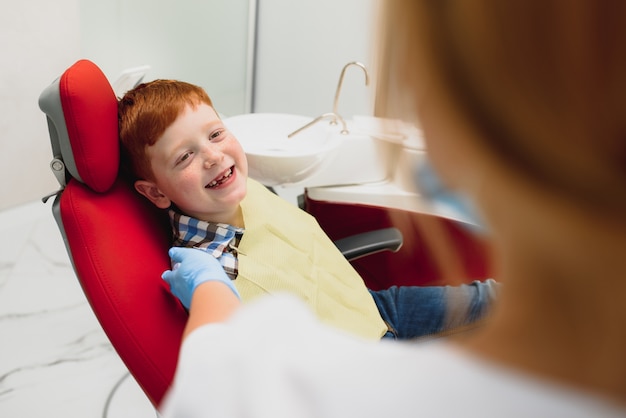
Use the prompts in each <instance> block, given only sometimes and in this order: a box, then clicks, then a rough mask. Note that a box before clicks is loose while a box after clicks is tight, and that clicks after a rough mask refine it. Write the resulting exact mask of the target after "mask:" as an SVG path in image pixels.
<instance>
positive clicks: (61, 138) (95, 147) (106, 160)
mask: <svg viewBox="0 0 626 418" xmlns="http://www.w3.org/2000/svg"><path fill="white" fill-rule="evenodd" d="M39 106H40V107H41V109H42V110H43V111H44V112H45V113H46V114H47V116H48V122H49V123H48V125H49V129H50V131H51V132H50V133H51V138H52V140H53V142H54V141H57V142H58V144H56V148H57V149H58V150H59V152H60V154H61V156H58V155H55V157H56V158H60V159H61V160H62V161H63V163H64V164H65V167H66V168H67V170H68V171H69V173H70V175H71V176H72V177H74V178H75V179H77V180H79V181H81V182H83V183H85V184H86V185H87V186H89V187H90V188H91V189H93V190H94V191H96V192H106V191H107V190H108V189H109V188H110V187H111V186H112V185H113V182H114V181H115V179H116V177H117V172H118V168H119V159H120V156H119V142H118V119H117V99H116V97H115V93H114V92H113V89H112V87H111V84H110V83H109V81H108V80H107V78H106V76H105V75H104V73H103V72H102V71H101V70H100V68H98V66H96V65H95V64H94V63H92V62H91V61H88V60H80V61H78V62H76V63H75V64H74V65H72V66H71V67H70V68H68V69H67V70H66V71H65V72H64V73H63V75H61V77H59V79H57V80H56V81H55V82H54V83H52V84H51V85H50V86H49V87H48V88H47V89H46V90H44V92H43V93H42V95H41V96H40V98H39ZM53 131H54V132H53ZM54 148H55V144H54V143H53V149H54Z"/></svg>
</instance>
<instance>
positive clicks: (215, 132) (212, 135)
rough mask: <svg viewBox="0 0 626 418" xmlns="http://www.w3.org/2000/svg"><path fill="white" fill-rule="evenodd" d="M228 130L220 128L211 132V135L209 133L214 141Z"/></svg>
mask: <svg viewBox="0 0 626 418" xmlns="http://www.w3.org/2000/svg"><path fill="white" fill-rule="evenodd" d="M225 132H226V130H225V129H218V130H217V131H214V132H211V135H209V139H210V140H211V141H214V140H216V139H219V138H220V137H222V136H223V134H224V133H225Z"/></svg>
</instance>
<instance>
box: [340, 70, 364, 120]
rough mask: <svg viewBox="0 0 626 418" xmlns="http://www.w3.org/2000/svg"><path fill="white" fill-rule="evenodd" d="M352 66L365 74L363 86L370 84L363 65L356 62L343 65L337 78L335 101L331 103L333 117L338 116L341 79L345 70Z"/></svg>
mask: <svg viewBox="0 0 626 418" xmlns="http://www.w3.org/2000/svg"><path fill="white" fill-rule="evenodd" d="M352 65H354V66H356V67H360V68H361V69H363V72H364V73H365V85H366V86H367V85H369V83H370V76H369V74H368V73H367V68H365V65H363V64H362V63H360V62H358V61H352V62H349V63H347V64H346V65H344V66H343V69H342V70H341V75H340V76H339V83H338V84H337V90H336V91H335V100H334V102H333V113H334V114H335V115H339V112H338V111H337V108H338V107H339V94H340V93H341V86H342V85H343V77H344V76H345V74H346V70H347V69H348V67H350V66H352Z"/></svg>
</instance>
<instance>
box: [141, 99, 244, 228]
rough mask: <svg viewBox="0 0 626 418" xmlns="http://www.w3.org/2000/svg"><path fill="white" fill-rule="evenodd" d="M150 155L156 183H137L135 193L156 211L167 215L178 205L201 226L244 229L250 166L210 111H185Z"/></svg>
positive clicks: (200, 107)
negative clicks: (242, 212) (241, 205)
mask: <svg viewBox="0 0 626 418" xmlns="http://www.w3.org/2000/svg"><path fill="white" fill-rule="evenodd" d="M147 155H148V157H149V158H150V163H151V167H152V173H153V176H154V178H153V179H152V180H139V181H137V182H136V183H135V188H136V189H137V191H138V192H139V193H141V194H142V195H144V196H146V197H147V198H148V199H149V200H150V201H151V202H152V203H154V204H155V205H156V206H158V207H159V208H162V209H166V208H168V207H169V206H170V205H171V204H172V203H174V204H175V205H176V207H177V208H178V209H179V210H180V211H182V212H183V213H184V214H185V215H188V216H192V217H194V218H197V219H200V220H203V221H209V222H220V223H228V224H234V225H238V224H239V223H240V209H239V203H240V202H241V200H242V199H243V198H244V197H245V195H246V180H247V177H248V163H247V160H246V155H245V153H244V151H243V149H242V148H241V145H240V144H239V141H237V139H236V138H235V137H234V136H233V135H232V134H231V133H230V132H229V131H228V130H227V129H226V128H225V126H224V124H223V123H222V121H221V119H220V118H219V117H218V115H217V113H216V112H215V110H214V109H213V108H212V107H211V106H209V105H207V104H205V103H200V104H198V105H197V106H196V107H192V106H187V107H186V108H185V110H184V111H183V112H182V113H181V114H180V115H179V116H178V118H176V120H175V121H174V123H173V124H172V125H170V126H169V127H168V128H167V129H166V130H165V132H164V133H163V135H162V136H161V137H160V138H159V139H158V140H157V142H156V143H155V144H154V145H153V146H150V147H148V149H147ZM239 226H243V225H239Z"/></svg>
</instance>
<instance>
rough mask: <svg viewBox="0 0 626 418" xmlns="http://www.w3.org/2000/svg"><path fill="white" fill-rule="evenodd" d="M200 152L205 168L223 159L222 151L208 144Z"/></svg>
mask: <svg viewBox="0 0 626 418" xmlns="http://www.w3.org/2000/svg"><path fill="white" fill-rule="evenodd" d="M202 154H203V157H204V166H205V167H206V168H211V167H212V166H214V165H215V164H217V163H219V162H220V161H222V160H223V159H224V153H223V152H222V151H220V150H219V149H217V147H212V146H210V145H208V146H206V147H204V151H203V152H202Z"/></svg>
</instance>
